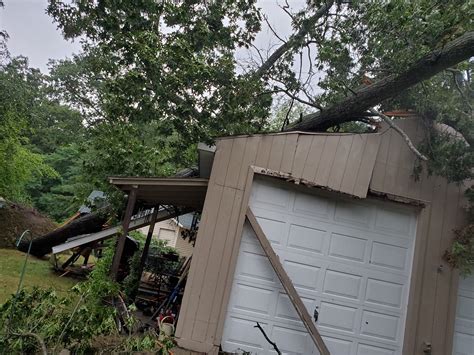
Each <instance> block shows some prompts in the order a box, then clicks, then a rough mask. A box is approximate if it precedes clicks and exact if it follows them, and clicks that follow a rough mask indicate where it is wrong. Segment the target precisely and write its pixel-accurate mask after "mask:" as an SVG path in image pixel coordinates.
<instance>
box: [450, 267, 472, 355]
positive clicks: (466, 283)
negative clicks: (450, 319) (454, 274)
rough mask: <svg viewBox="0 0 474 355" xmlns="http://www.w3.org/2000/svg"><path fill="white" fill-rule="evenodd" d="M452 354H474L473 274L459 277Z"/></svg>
mask: <svg viewBox="0 0 474 355" xmlns="http://www.w3.org/2000/svg"><path fill="white" fill-rule="evenodd" d="M453 354H455V355H473V354H474V275H471V276H470V277H467V278H463V277H461V278H460V279H459V286H458V299H457V306H456V320H455V324H454V339H453Z"/></svg>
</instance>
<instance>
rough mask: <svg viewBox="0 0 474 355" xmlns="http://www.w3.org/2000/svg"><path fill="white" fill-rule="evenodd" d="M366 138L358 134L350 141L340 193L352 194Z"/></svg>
mask: <svg viewBox="0 0 474 355" xmlns="http://www.w3.org/2000/svg"><path fill="white" fill-rule="evenodd" d="M367 140H368V136H367V135H365V134H358V135H355V136H354V140H353V141H352V147H351V151H350V153H349V157H348V158H347V164H346V167H345V169H344V176H343V178H342V182H341V186H340V191H341V192H344V193H347V194H353V193H354V186H355V184H356V181H357V176H358V174H359V169H360V166H361V164H362V159H363V157H364V150H365V146H366V144H367Z"/></svg>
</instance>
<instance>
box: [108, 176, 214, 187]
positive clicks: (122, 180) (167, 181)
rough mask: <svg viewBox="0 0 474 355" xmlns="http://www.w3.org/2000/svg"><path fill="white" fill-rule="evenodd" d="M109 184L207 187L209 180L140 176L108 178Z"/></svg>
mask: <svg viewBox="0 0 474 355" xmlns="http://www.w3.org/2000/svg"><path fill="white" fill-rule="evenodd" d="M108 179H109V183H111V184H112V185H115V186H123V185H137V186H138V187H139V186H140V185H142V186H155V185H156V186H173V185H177V186H203V187H205V186H207V185H208V183H209V179H206V178H194V177H169V178H162V177H141V176H109V177H108Z"/></svg>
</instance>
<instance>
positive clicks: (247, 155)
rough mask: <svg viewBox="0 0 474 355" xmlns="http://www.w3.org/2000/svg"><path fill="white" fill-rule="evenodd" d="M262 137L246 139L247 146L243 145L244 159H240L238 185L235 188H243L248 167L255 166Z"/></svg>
mask: <svg viewBox="0 0 474 355" xmlns="http://www.w3.org/2000/svg"><path fill="white" fill-rule="evenodd" d="M261 139H262V137H261V136H254V137H249V138H248V139H247V144H246V145H245V152H244V157H243V159H242V165H241V169H240V172H239V183H238V185H237V188H238V189H240V190H243V189H244V187H245V182H246V180H247V173H248V170H249V166H251V165H253V164H255V159H256V157H257V152H258V146H259V144H260V141H261Z"/></svg>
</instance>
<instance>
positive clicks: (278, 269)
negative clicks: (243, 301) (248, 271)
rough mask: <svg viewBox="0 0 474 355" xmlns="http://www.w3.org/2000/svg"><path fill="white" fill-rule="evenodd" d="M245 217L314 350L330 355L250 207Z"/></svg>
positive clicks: (322, 354)
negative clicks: (306, 332)
mask: <svg viewBox="0 0 474 355" xmlns="http://www.w3.org/2000/svg"><path fill="white" fill-rule="evenodd" d="M246 217H247V220H248V221H249V223H250V225H251V226H252V229H253V231H254V232H255V235H256V236H257V239H258V241H259V242H260V245H261V246H262V249H263V251H264V252H265V255H266V256H267V257H268V259H269V260H270V264H271V265H272V267H273V270H275V273H276V274H277V276H278V278H279V279H280V281H281V284H282V285H283V288H284V289H285V291H286V293H287V295H288V297H289V298H290V301H291V303H293V306H294V307H295V309H296V312H297V313H298V315H299V316H300V318H301V320H302V321H303V323H304V326H305V327H306V329H307V330H308V332H309V335H310V336H311V339H313V342H314V345H316V348H317V349H318V350H319V352H320V353H321V355H330V354H329V350H328V348H327V347H326V344H324V341H323V339H322V338H321V335H320V334H319V332H318V330H317V329H316V326H315V325H314V323H313V321H312V320H311V316H310V315H309V313H308V311H307V309H306V307H305V306H304V303H303V301H302V300H301V298H300V296H299V295H298V293H297V292H296V289H295V287H294V286H293V282H292V281H291V279H290V277H289V276H288V274H287V273H286V271H285V269H284V268H283V266H282V265H281V263H280V259H279V258H278V255H276V253H275V251H274V250H273V248H272V245H271V244H270V242H269V241H268V239H267V237H266V235H265V233H264V232H263V230H262V227H260V224H259V223H258V221H257V218H255V215H254V214H253V212H252V210H251V209H250V207H248V208H247V213H246Z"/></svg>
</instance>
